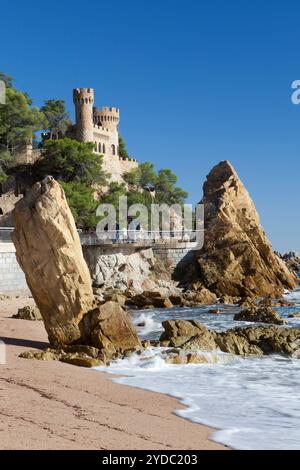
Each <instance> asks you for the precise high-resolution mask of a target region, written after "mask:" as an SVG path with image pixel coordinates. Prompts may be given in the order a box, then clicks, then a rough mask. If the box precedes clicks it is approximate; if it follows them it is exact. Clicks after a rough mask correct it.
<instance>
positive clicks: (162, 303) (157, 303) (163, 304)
mask: <svg viewBox="0 0 300 470" xmlns="http://www.w3.org/2000/svg"><path fill="white" fill-rule="evenodd" d="M152 305H154V307H155V308H172V307H173V304H172V302H171V301H170V299H168V298H167V297H166V298H165V299H163V298H161V297H154V298H152Z"/></svg>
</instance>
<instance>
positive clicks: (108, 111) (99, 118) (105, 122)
mask: <svg viewBox="0 0 300 470" xmlns="http://www.w3.org/2000/svg"><path fill="white" fill-rule="evenodd" d="M93 119H94V123H95V124H98V125H100V126H102V127H106V128H109V129H111V130H114V129H116V128H117V127H118V125H119V120H120V110H119V108H107V107H105V106H103V108H102V109H101V110H100V109H99V108H94V109H93Z"/></svg>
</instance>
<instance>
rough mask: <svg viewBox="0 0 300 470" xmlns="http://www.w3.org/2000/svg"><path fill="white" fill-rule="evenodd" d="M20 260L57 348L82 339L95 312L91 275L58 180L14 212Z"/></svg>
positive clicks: (42, 187) (31, 194)
mask: <svg viewBox="0 0 300 470" xmlns="http://www.w3.org/2000/svg"><path fill="white" fill-rule="evenodd" d="M13 220H14V225H15V230H14V232H13V236H12V238H13V242H14V244H15V247H16V256H17V260H18V262H19V264H20V266H21V268H22V269H23V271H24V273H25V275H26V280H27V284H28V287H29V288H30V290H31V293H32V295H33V298H34V300H35V303H36V305H37V306H38V308H39V310H40V312H41V315H42V317H43V320H44V323H45V327H46V330H47V333H48V336H49V341H50V343H51V344H52V345H60V344H70V343H72V342H75V341H77V340H79V338H80V329H79V327H78V324H79V322H80V321H81V320H82V318H83V317H84V315H85V314H86V313H87V312H88V311H89V310H91V309H92V308H94V296H93V291H92V285H91V278H90V274H89V271H88V268H87V265H86V262H85V260H84V258H83V255H82V250H81V245H80V240H79V236H78V233H77V230H76V226H75V222H74V219H73V216H72V213H71V211H70V209H69V206H68V204H67V201H66V197H65V194H64V191H63V189H62V187H61V186H60V184H59V183H57V182H56V181H55V180H54V179H53V178H51V177H47V178H45V180H44V181H43V182H42V183H36V184H35V185H34V186H33V187H32V189H31V190H30V191H29V193H28V194H27V196H26V197H24V198H23V199H21V200H20V201H19V202H18V203H17V204H16V207H15V209H14V211H13Z"/></svg>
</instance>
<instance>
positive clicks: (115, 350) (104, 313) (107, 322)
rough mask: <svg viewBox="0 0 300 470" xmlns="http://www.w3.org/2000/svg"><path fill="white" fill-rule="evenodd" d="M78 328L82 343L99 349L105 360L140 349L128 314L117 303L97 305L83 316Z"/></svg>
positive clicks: (139, 343)
mask: <svg viewBox="0 0 300 470" xmlns="http://www.w3.org/2000/svg"><path fill="white" fill-rule="evenodd" d="M79 327H80V329H81V333H82V342H83V343H84V344H90V345H92V346H94V347H96V348H97V349H99V350H100V351H101V353H102V354H103V355H104V356H105V357H106V359H111V358H116V357H120V356H122V355H124V353H127V352H130V351H133V350H135V349H139V348H141V347H142V345H141V342H140V340H139V338H138V336H137V332H136V330H135V327H134V325H133V322H132V320H131V318H130V316H129V314H128V313H127V312H125V311H124V310H123V309H122V307H121V306H120V305H119V304H118V303H117V302H113V301H108V302H105V303H104V304H102V305H99V306H98V307H97V308H95V309H94V310H92V311H91V312H89V313H88V314H87V315H85V317H84V318H83V320H82V322H81V323H80V325H79Z"/></svg>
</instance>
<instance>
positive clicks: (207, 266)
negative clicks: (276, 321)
mask: <svg viewBox="0 0 300 470" xmlns="http://www.w3.org/2000/svg"><path fill="white" fill-rule="evenodd" d="M201 203H202V204H204V212H205V223H204V226H205V235H204V246H203V248H202V249H201V250H200V251H198V252H197V253H196V254H195V255H196V260H197V264H198V267H199V270H198V276H199V280H200V281H201V283H202V284H203V285H204V286H205V287H206V288H208V289H209V290H211V291H212V292H214V293H216V294H217V295H218V296H223V295H229V296H238V297H248V296H252V297H259V296H264V295H271V296H277V295H281V294H282V293H283V291H284V289H293V288H294V287H295V285H296V278H295V276H294V274H292V273H291V272H290V271H289V270H288V268H287V267H286V265H285V263H284V262H283V261H282V260H281V259H279V258H278V256H277V255H276V254H275V253H274V252H273V250H272V246H271V244H270V242H269V241H268V239H267V237H266V234H265V232H264V230H263V228H262V226H261V224H260V220H259V216H258V213H257V211H256V209H255V206H254V204H253V202H252V200H251V198H250V196H249V193H248V191H247V190H246V188H245V187H244V185H243V183H242V182H241V180H240V179H239V177H238V175H237V173H236V171H235V170H234V168H233V166H232V165H231V164H230V163H229V162H228V161H222V162H220V163H219V164H218V165H216V166H215V167H214V168H213V169H212V170H211V172H210V173H209V175H208V176H207V180H206V182H205V183H204V187H203V199H202V201H201Z"/></svg>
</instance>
